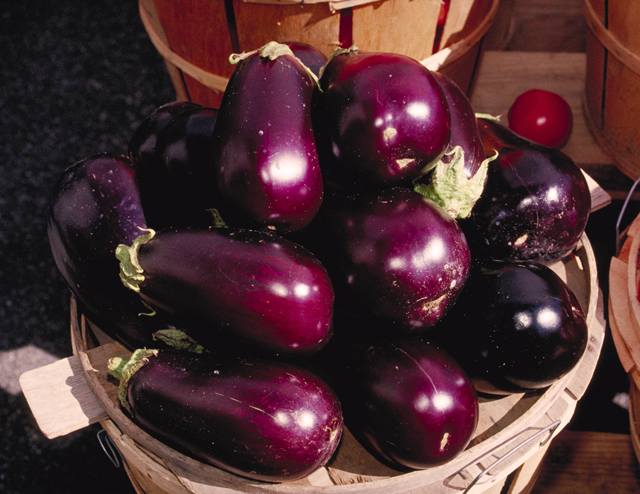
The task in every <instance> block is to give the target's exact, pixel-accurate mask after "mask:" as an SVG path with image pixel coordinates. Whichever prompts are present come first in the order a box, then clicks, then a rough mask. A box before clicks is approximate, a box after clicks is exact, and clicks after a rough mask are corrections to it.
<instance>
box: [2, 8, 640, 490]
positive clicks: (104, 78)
mask: <svg viewBox="0 0 640 494" xmlns="http://www.w3.org/2000/svg"><path fill="white" fill-rule="evenodd" d="M529 48H530V47H529ZM518 49H522V48H521V47H520V48H518ZM174 98H175V94H174V92H173V88H172V86H171V83H170V80H169V78H168V76H167V73H166V70H165V66H164V63H163V61H162V60H161V58H160V56H159V55H158V54H157V52H156V51H155V49H154V47H153V46H152V45H151V43H150V41H149V40H148V37H147V35H146V32H145V31H144V28H143V26H142V24H141V22H140V19H139V15H138V9H137V2H136V1H135V0H111V1H109V2H93V1H80V0H56V1H51V0H48V1H45V0H31V1H29V2H26V1H23V0H21V1H11V0H0V184H1V186H0V256H1V257H0V384H2V389H0V492H2V493H4V494H13V493H19V494H28V493H36V492H48V493H51V494H56V493H66V494H69V493H94V494H101V493H116V492H117V493H120V494H126V493H129V492H133V489H132V487H131V485H130V484H129V481H128V479H127V477H126V475H125V473H124V471H123V470H122V468H120V469H117V468H115V467H114V466H113V465H112V464H111V463H110V461H109V460H108V458H107V457H106V456H105V454H104V453H103V451H102V449H101V446H100V444H99V442H98V440H97V438H96V433H97V432H98V431H99V430H100V427H99V426H92V427H89V428H87V429H84V430H82V431H79V432H76V433H73V434H70V435H68V436H66V437H63V438H58V439H54V440H47V439H46V438H44V436H43V435H42V434H41V433H40V431H39V430H38V428H37V426H36V425H35V421H34V419H33V417H32V415H31V412H30V410H29V407H28V406H27V404H26V402H25V400H24V397H23V396H22V394H21V393H20V392H19V389H16V382H17V376H18V375H19V374H20V373H21V372H23V371H25V370H27V369H28V368H29V367H38V366H40V365H43V364H44V363H49V362H51V361H53V360H56V359H59V358H65V357H68V356H70V355H71V346H70V339H69V292H68V290H67V288H66V286H65V284H64V282H63V280H62V278H61V277H60V275H59V274H58V272H57V270H56V267H55V265H54V262H53V259H52V257H51V254H50V251H49V245H48V241H47V237H46V224H45V211H46V205H47V200H48V196H49V193H50V191H51V189H52V187H53V183H54V181H55V179H56V177H57V174H58V173H60V172H61V171H62V170H63V169H64V168H66V167H67V166H69V165H71V164H73V163H74V162H76V161H78V160H80V159H81V158H84V157H86V156H89V155H92V154H96V153H99V152H104V151H110V152H126V149H127V144H128V140H129V138H130V136H131V135H132V132H133V131H134V129H135V128H136V127H137V125H138V124H139V123H140V121H141V120H142V119H143V118H144V117H145V116H146V115H148V114H149V113H150V112H151V111H152V110H153V109H154V108H156V107H157V106H160V105H161V104H164V103H166V102H169V101H171V100H173V99H174ZM620 206H621V201H619V200H618V201H614V203H613V204H612V205H611V206H609V207H607V208H605V209H604V210H602V211H599V212H597V213H595V214H593V215H592V217H591V219H590V222H589V226H588V234H589V237H590V239H591V241H592V243H593V245H594V249H595V250H596V254H597V257H598V261H599V270H600V282H601V285H602V288H603V290H604V292H605V297H606V291H607V286H606V285H607V273H608V265H609V259H610V258H611V256H612V255H613V249H614V244H615V218H616V216H617V212H618V210H619V208H620ZM637 212H638V206H637V204H636V203H632V205H631V209H630V210H629V212H628V213H627V215H626V216H625V221H624V223H625V224H626V223H628V222H630V221H631V219H633V218H634V217H635V215H636V214H637ZM605 300H606V298H605ZM18 358H23V360H22V361H18V360H17V359H18ZM627 390H628V381H627V377H626V374H625V373H624V372H623V371H622V369H621V367H620V364H619V362H618V359H617V355H616V353H615V349H614V348H613V346H612V344H611V340H610V338H609V337H608V338H607V341H606V344H605V348H604V351H603V356H602V359H601V361H600V363H599V366H598V369H597V371H596V376H595V377H594V380H593V382H592V385H591V386H590V388H589V390H588V391H587V394H586V396H585V397H584V398H583V400H581V401H580V402H579V404H578V410H577V412H576V415H575V416H574V418H573V420H572V422H571V423H570V424H569V428H573V429H577V430H592V431H611V432H621V433H628V431H629V424H628V414H627V412H626V410H624V409H622V408H620V407H618V406H617V405H614V404H613V403H612V399H613V396H614V394H615V393H617V392H626V391H627Z"/></svg>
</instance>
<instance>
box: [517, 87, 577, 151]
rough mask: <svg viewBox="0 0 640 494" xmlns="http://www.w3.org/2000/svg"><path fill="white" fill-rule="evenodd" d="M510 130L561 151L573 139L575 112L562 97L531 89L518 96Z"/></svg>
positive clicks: (549, 92)
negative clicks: (571, 137) (570, 137)
mask: <svg viewBox="0 0 640 494" xmlns="http://www.w3.org/2000/svg"><path fill="white" fill-rule="evenodd" d="M509 128H510V129H511V130H512V131H514V132H515V133H516V134H519V135H521V136H522V137H526V138H527V139H529V140H531V141H533V142H537V143H538V144H543V145H545V146H549V147H552V148H561V147H562V146H564V145H565V144H566V143H567V141H568V140H569V136H571V131H572V129H573V113H572V112H571V107H570V106H569V104H568V103H567V102H566V101H565V99H564V98H563V97H562V96H560V95H558V94H556V93H552V92H551V91H545V90H544V89H531V90H530V91H526V92H524V93H522V94H521V95H520V96H518V97H517V98H516V99H515V101H514V102H513V104H512V105H511V108H509Z"/></svg>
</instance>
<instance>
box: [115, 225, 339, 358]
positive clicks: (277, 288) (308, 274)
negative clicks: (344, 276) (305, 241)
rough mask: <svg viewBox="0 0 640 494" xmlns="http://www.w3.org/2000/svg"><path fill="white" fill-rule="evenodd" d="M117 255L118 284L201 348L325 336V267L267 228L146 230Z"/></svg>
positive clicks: (285, 345)
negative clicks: (170, 320) (120, 280)
mask: <svg viewBox="0 0 640 494" xmlns="http://www.w3.org/2000/svg"><path fill="white" fill-rule="evenodd" d="M117 255H118V257H119V259H121V261H122V262H121V276H122V277H123V280H124V282H125V284H127V285H128V286H130V288H132V289H133V290H135V291H138V292H139V293H140V296H141V297H142V300H144V302H145V303H147V304H148V305H149V306H151V307H154V308H157V309H160V310H162V311H163V312H165V313H166V314H168V315H170V316H171V317H172V318H173V319H174V320H175V321H176V325H177V326H179V327H180V328H181V329H184V330H185V332H187V333H188V334H189V335H190V336H191V337H192V338H194V339H195V340H196V341H197V342H199V343H200V344H202V345H203V346H204V347H206V348H211V349H212V350H215V349H216V348H217V347H218V346H220V345H221V344H222V342H223V341H224V342H225V344H229V345H231V344H233V343H234V342H235V341H236V340H240V341H241V342H242V343H243V345H244V346H249V347H252V346H255V347H256V348H261V349H265V350H268V351H270V352H275V353H279V354H288V355H300V354H308V353H312V352H314V351H317V350H319V349H320V348H321V347H322V346H323V345H324V344H326V342H327V341H328V339H329V338H330V336H331V330H332V315H333V303H334V292H333V286H332V284H331V280H330V279H329V276H328V275H327V272H326V270H325V268H324V267H323V265H322V264H321V263H320V262H319V261H318V259H316V257H315V256H313V255H312V254H311V253H310V252H309V251H307V250H306V249H304V248H302V247H301V246H299V245H297V244H295V243H293V242H290V241H288V240H285V239H282V238H280V237H278V236H277V235H275V234H273V233H271V232H267V231H252V230H235V229H230V228H214V229H212V230H167V231H160V232H157V233H155V232H153V231H150V233H148V234H146V235H142V236H140V237H139V238H138V239H137V241H136V242H135V243H134V244H132V245H131V246H130V247H127V246H124V245H122V246H120V247H119V248H118V253H117ZM227 340H228V341H227Z"/></svg>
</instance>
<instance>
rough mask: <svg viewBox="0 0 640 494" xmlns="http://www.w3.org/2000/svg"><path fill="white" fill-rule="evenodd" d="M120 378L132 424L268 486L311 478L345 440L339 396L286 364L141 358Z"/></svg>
mask: <svg viewBox="0 0 640 494" xmlns="http://www.w3.org/2000/svg"><path fill="white" fill-rule="evenodd" d="M119 363H120V362H118V361H117V360H115V359H114V360H112V362H111V363H110V369H111V371H112V373H113V375H114V376H116V377H121V375H127V374H128V376H127V377H125V378H123V379H122V381H121V384H120V388H119V393H120V400H121V403H122V405H123V407H124V408H125V409H126V410H127V411H128V412H129V413H130V415H131V417H132V419H133V420H134V421H135V422H136V423H137V424H138V425H139V426H140V427H141V428H143V429H144V430H146V431H147V432H149V433H150V434H151V435H152V436H154V437H156V438H157V439H159V440H161V441H163V442H165V443H166V444H168V445H169V446H171V447H174V448H176V449H178V450H180V451H182V452H183V453H185V454H187V455H190V456H192V457H194V458H196V459H199V460H201V461H203V462H205V463H208V464H211V465H213V466H215V467H218V468H222V469H224V470H227V471H229V472H232V473H234V474H236V475H240V476H243V477H248V478H251V479H254V480H260V481H267V482H280V481H290V480H296V479H299V478H302V477H305V476H307V475H309V474H311V473H312V472H314V471H315V470H316V469H317V468H320V467H321V466H323V465H324V464H326V463H327V462H328V461H329V459H330V458H331V456H332V455H333V454H334V452H335V450H336V448H337V446H338V444H339V442H340V439H341V437H342V412H341V409H340V403H339V402H338V399H337V398H336V396H335V394H334V392H333V391H332V390H331V389H330V388H329V387H328V386H327V384H326V383H325V382H324V381H322V380H321V379H320V378H319V377H317V376H316V375H314V374H312V373H310V372H308V371H306V370H303V369H301V368H299V367H297V366H294V365H291V364H287V363H284V362H280V361H264V360H255V361H252V360H218V359H215V358H213V357H212V356H211V355H209V354H200V355H198V354H193V353H188V352H176V351H170V350H166V351H160V352H158V351H145V350H141V351H138V352H135V353H134V354H133V356H132V359H131V360H130V361H129V363H128V364H127V366H128V368H125V369H122V368H118V364H119Z"/></svg>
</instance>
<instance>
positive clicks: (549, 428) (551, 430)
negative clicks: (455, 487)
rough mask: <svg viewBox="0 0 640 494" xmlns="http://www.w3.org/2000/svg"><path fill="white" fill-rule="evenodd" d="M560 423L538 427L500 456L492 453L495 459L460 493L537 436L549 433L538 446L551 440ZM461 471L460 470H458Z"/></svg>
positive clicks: (477, 483)
mask: <svg viewBox="0 0 640 494" xmlns="http://www.w3.org/2000/svg"><path fill="white" fill-rule="evenodd" d="M561 423H562V421H561V420H556V421H554V422H552V423H550V424H549V425H548V426H546V427H543V428H542V429H540V430H539V431H538V432H536V433H535V434H533V435H532V436H530V437H528V438H527V439H525V440H524V441H522V442H521V443H520V444H518V445H516V446H514V447H513V448H511V449H510V450H509V451H507V452H506V453H505V454H503V455H502V456H498V455H496V454H495V453H492V455H493V456H494V457H495V458H496V461H494V462H493V463H492V464H491V465H489V466H488V467H486V468H485V469H484V470H482V471H481V472H480V473H479V474H478V475H477V476H476V478H474V479H473V481H472V482H471V483H470V484H469V485H468V486H467V487H466V489H465V490H464V491H463V492H462V494H466V493H467V492H469V491H470V490H471V488H472V487H474V486H475V485H479V484H482V483H483V482H481V480H482V478H483V477H485V476H487V475H489V472H491V470H493V469H494V468H496V467H497V466H498V465H500V464H501V463H503V462H504V461H506V460H508V459H509V457H510V456H512V455H513V454H514V453H516V452H517V451H519V450H520V449H522V448H524V447H525V446H527V445H528V444H531V443H532V442H534V441H535V440H536V439H538V438H539V437H541V436H542V435H544V434H545V433H547V432H548V433H549V435H548V436H547V437H546V438H545V439H544V440H542V441H540V446H544V445H545V444H546V443H547V442H549V441H550V440H551V438H552V437H553V434H554V433H555V431H556V430H557V429H558V427H560V424H561ZM526 430H527V429H525V430H523V431H522V432H520V433H519V434H517V435H516V436H514V437H512V438H511V439H510V440H513V439H515V437H517V436H519V435H521V434H523V433H524V432H526ZM460 473H461V472H460Z"/></svg>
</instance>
